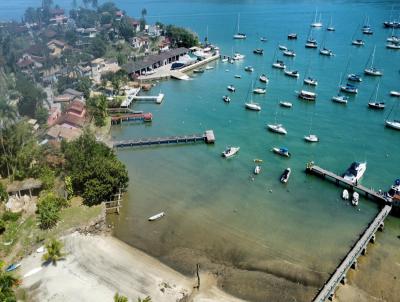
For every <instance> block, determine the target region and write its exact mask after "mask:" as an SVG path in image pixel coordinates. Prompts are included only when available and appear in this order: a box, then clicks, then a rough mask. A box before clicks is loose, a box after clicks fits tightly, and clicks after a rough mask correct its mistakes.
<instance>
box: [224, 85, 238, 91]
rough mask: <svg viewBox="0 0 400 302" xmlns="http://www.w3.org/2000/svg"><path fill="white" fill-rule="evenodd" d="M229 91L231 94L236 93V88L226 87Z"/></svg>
mask: <svg viewBox="0 0 400 302" xmlns="http://www.w3.org/2000/svg"><path fill="white" fill-rule="evenodd" d="M226 88H227V89H228V90H229V91H231V92H235V91H236V88H235V86H233V85H229V86H228V87H226Z"/></svg>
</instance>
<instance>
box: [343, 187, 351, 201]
mask: <svg viewBox="0 0 400 302" xmlns="http://www.w3.org/2000/svg"><path fill="white" fill-rule="evenodd" d="M342 198H343V199H344V200H349V198H350V194H349V191H347V190H346V189H344V190H343V192H342Z"/></svg>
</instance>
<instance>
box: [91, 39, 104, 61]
mask: <svg viewBox="0 0 400 302" xmlns="http://www.w3.org/2000/svg"><path fill="white" fill-rule="evenodd" d="M106 50H107V45H106V43H105V42H104V41H103V39H101V38H100V37H95V38H93V39H92V40H91V44H90V45H89V47H88V51H89V53H90V54H92V55H93V56H94V57H95V58H100V57H102V56H104V55H105V53H106Z"/></svg>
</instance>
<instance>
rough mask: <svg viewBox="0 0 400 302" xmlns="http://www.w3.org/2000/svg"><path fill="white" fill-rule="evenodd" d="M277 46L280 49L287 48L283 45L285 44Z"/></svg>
mask: <svg viewBox="0 0 400 302" xmlns="http://www.w3.org/2000/svg"><path fill="white" fill-rule="evenodd" d="M278 48H279V49H280V50H284V51H285V50H288V48H287V47H286V46H285V45H278Z"/></svg>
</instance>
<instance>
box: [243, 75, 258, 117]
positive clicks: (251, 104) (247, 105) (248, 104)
mask: <svg viewBox="0 0 400 302" xmlns="http://www.w3.org/2000/svg"><path fill="white" fill-rule="evenodd" d="M252 87H253V81H252V82H251V86H250V88H249V92H248V93H247V97H248V98H249V95H250V89H252ZM244 106H245V108H246V109H248V110H253V111H261V106H260V105H259V104H257V103H254V102H253V100H252V99H250V102H246V103H244Z"/></svg>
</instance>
